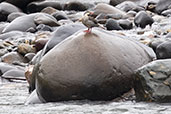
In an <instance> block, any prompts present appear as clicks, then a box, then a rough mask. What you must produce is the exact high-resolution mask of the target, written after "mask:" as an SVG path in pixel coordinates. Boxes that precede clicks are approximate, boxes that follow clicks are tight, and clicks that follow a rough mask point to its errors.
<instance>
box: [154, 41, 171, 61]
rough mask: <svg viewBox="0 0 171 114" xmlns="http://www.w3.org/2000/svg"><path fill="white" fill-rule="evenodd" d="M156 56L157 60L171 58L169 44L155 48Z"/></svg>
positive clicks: (170, 45)
mask: <svg viewBox="0 0 171 114" xmlns="http://www.w3.org/2000/svg"><path fill="white" fill-rule="evenodd" d="M156 55H157V58H158V59H168V58H171V42H170V41H166V42H163V43H161V44H160V45H158V46H157V48H156Z"/></svg>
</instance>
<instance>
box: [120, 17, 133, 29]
mask: <svg viewBox="0 0 171 114" xmlns="http://www.w3.org/2000/svg"><path fill="white" fill-rule="evenodd" d="M118 23H119V25H120V26H121V27H122V28H123V29H125V30H129V29H132V28H133V24H132V22H131V21H129V20H123V19H120V20H119V21H118Z"/></svg>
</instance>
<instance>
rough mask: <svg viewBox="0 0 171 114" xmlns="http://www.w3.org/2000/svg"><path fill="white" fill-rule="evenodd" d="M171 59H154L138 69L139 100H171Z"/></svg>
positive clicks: (137, 89) (136, 89) (136, 87)
mask: <svg viewBox="0 0 171 114" xmlns="http://www.w3.org/2000/svg"><path fill="white" fill-rule="evenodd" d="M170 63H171V59H165V60H156V61H153V62H151V63H149V64H147V65H145V66H143V67H141V68H139V69H138V70H137V71H136V75H135V78H136V81H135V93H136V98H137V100H138V101H156V102H171V64H170Z"/></svg>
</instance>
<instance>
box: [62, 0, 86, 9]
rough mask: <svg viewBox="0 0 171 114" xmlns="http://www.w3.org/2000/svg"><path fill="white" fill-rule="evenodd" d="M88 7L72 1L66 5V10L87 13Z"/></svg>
mask: <svg viewBox="0 0 171 114" xmlns="http://www.w3.org/2000/svg"><path fill="white" fill-rule="evenodd" d="M87 9H88V7H86V5H85V4H83V3H81V2H79V1H71V2H68V3H66V4H65V5H64V10H75V11H85V10H87Z"/></svg>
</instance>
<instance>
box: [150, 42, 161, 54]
mask: <svg viewBox="0 0 171 114" xmlns="http://www.w3.org/2000/svg"><path fill="white" fill-rule="evenodd" d="M163 42H164V41H163V40H154V41H152V42H151V43H150V44H149V46H150V47H151V48H152V49H153V50H154V52H156V48H157V46H159V45H160V44H162V43H163Z"/></svg>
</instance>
